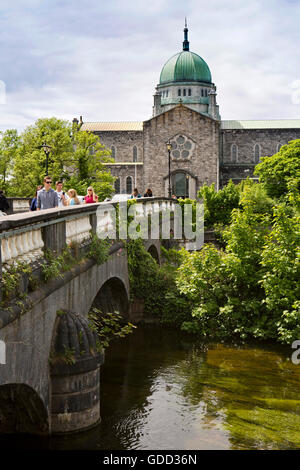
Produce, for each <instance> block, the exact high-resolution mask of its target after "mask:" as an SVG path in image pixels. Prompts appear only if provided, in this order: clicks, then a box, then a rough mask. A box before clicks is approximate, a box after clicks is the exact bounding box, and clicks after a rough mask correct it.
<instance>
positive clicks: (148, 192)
mask: <svg viewBox="0 0 300 470" xmlns="http://www.w3.org/2000/svg"><path fill="white" fill-rule="evenodd" d="M144 197H153V194H152V191H151V189H150V188H148V189H147V191H146V192H145V194H144Z"/></svg>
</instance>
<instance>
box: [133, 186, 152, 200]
mask: <svg viewBox="0 0 300 470" xmlns="http://www.w3.org/2000/svg"><path fill="white" fill-rule="evenodd" d="M139 197H142V195H141V194H140V193H139V191H138V189H137V188H134V190H133V193H132V194H131V196H130V199H136V198H139ZM144 197H153V194H152V191H151V189H150V188H148V189H147V191H146V192H145V194H144Z"/></svg>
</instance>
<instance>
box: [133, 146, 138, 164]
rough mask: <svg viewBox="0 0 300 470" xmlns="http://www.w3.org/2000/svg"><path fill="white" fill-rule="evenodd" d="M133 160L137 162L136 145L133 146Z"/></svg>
mask: <svg viewBox="0 0 300 470" xmlns="http://www.w3.org/2000/svg"><path fill="white" fill-rule="evenodd" d="M133 161H134V162H137V148H136V145H135V146H134V147H133Z"/></svg>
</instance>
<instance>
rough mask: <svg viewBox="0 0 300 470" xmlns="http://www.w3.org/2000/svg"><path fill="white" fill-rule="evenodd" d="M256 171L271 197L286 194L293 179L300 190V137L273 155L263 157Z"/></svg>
mask: <svg viewBox="0 0 300 470" xmlns="http://www.w3.org/2000/svg"><path fill="white" fill-rule="evenodd" d="M254 173H255V174H256V175H259V179H260V181H261V182H262V183H264V185H265V188H266V190H267V193H268V195H269V196H270V197H276V198H279V197H281V196H283V195H286V194H287V193H288V191H289V184H290V183H291V181H294V183H295V186H296V187H297V190H298V191H300V139H297V140H292V141H291V142H289V144H288V145H284V146H283V147H281V149H280V151H279V152H278V153H276V154H275V155H273V156H272V157H263V158H262V162H261V163H259V164H258V165H257V166H256V168H255V172H254Z"/></svg>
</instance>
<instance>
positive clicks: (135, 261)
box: [127, 239, 190, 326]
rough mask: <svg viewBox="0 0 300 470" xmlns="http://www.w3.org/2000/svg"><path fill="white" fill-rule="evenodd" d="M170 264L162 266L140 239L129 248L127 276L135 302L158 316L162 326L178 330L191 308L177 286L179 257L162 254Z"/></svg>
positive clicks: (172, 253)
mask: <svg viewBox="0 0 300 470" xmlns="http://www.w3.org/2000/svg"><path fill="white" fill-rule="evenodd" d="M163 254H164V257H165V258H168V259H169V263H168V262H167V263H165V264H164V265H163V266H161V267H160V266H159V265H158V264H157V263H156V261H155V260H154V259H153V258H152V256H151V255H150V253H148V252H147V251H146V249H145V247H144V244H143V241H142V240H141V239H137V240H131V241H130V242H128V244H127V255H128V272H129V281H130V292H131V296H132V298H138V299H143V300H144V312H145V313H149V314H151V315H157V317H158V318H160V320H161V322H162V323H164V324H167V325H170V326H179V325H181V323H182V322H183V321H184V319H186V317H188V316H189V314H190V304H189V302H188V300H187V298H186V296H185V295H181V294H180V293H179V291H178V289H177V287H176V284H175V273H176V269H177V266H176V265H177V264H178V263H179V260H180V257H179V255H178V256H175V254H174V252H173V250H172V252H170V253H168V252H166V250H164V251H163Z"/></svg>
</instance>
